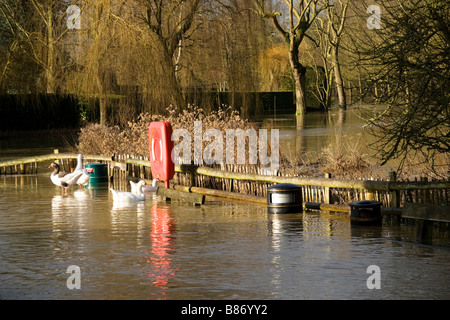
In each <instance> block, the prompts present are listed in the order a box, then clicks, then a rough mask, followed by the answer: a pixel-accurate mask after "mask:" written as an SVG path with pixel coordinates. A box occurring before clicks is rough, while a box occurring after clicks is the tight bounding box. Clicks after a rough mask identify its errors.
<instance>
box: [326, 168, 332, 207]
mask: <svg viewBox="0 0 450 320" xmlns="http://www.w3.org/2000/svg"><path fill="white" fill-rule="evenodd" d="M325 178H327V179H331V173H325ZM324 190H325V193H324V202H325V204H330V203H331V198H332V197H333V195H332V194H331V190H330V188H329V187H325V188H324Z"/></svg>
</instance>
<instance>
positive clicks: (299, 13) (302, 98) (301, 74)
mask: <svg viewBox="0 0 450 320" xmlns="http://www.w3.org/2000/svg"><path fill="white" fill-rule="evenodd" d="M253 2H254V4H255V7H256V10H257V12H258V14H259V15H260V16H261V17H262V18H264V19H268V20H270V21H271V22H272V24H273V26H274V28H275V30H277V32H278V33H279V34H280V35H281V37H282V38H283V40H284V42H285V43H286V45H287V46H288V47H289V61H290V64H291V69H292V74H293V77H294V80H295V98H296V113H297V114H304V113H305V112H306V92H305V91H306V77H305V75H306V68H305V66H303V64H302V63H301V62H300V55H301V53H300V44H301V43H302V41H303V39H304V38H305V36H306V32H307V31H308V29H309V28H310V27H311V25H312V23H313V22H314V20H315V19H316V18H317V17H318V16H319V14H320V13H321V12H322V11H324V10H326V9H327V8H328V6H329V3H328V1H322V0H298V1H294V0H284V1H279V2H280V4H282V5H284V6H285V9H287V12H288V19H287V20H285V21H283V20H282V19H281V16H282V14H281V12H280V11H275V10H272V11H267V8H266V7H265V4H264V1H263V0H253ZM277 3H278V2H277Z"/></svg>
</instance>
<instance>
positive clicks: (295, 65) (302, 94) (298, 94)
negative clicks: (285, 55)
mask: <svg viewBox="0 0 450 320" xmlns="http://www.w3.org/2000/svg"><path fill="white" fill-rule="evenodd" d="M298 46H299V45H297V44H296V43H295V41H294V40H293V39H292V40H291V45H290V50H289V61H290V64H291V68H292V74H293V76H294V81H295V110H296V111H295V114H296V115H302V114H305V113H306V68H305V67H304V66H303V65H302V64H301V63H300V62H299V60H298V51H299V49H298Z"/></svg>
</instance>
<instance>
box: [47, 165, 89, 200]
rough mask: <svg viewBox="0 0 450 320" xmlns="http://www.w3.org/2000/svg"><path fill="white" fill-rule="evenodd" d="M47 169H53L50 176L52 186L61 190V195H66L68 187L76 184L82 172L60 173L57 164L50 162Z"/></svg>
mask: <svg viewBox="0 0 450 320" xmlns="http://www.w3.org/2000/svg"><path fill="white" fill-rule="evenodd" d="M49 168H54V170H53V172H52V174H51V175H50V179H51V180H52V182H53V184H55V185H57V186H58V187H61V188H62V193H63V195H64V193H68V188H69V186H71V185H73V184H76V182H77V180H78V178H79V177H80V176H81V175H82V172H72V173H68V172H64V171H61V169H60V167H59V164H57V163H56V162H52V163H51V164H50V165H49Z"/></svg>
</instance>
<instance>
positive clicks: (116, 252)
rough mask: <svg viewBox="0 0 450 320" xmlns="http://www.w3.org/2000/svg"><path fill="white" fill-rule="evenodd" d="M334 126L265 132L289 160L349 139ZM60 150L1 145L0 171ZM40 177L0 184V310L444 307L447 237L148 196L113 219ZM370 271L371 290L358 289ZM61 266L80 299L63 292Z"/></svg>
mask: <svg viewBox="0 0 450 320" xmlns="http://www.w3.org/2000/svg"><path fill="white" fill-rule="evenodd" d="M341 116H342V115H339V114H337V113H330V116H329V117H328V120H326V123H325V124H324V123H323V121H324V120H323V119H322V118H323V117H321V116H319V115H314V114H313V115H311V116H309V118H310V119H309V120H307V121H306V122H303V121H296V120H293V119H291V118H289V117H288V118H281V117H279V116H278V117H277V118H276V119H272V120H270V119H269V120H266V121H269V122H270V121H272V124H270V125H272V127H274V128H275V127H279V128H280V129H281V130H280V139H281V140H282V141H281V142H282V143H287V144H288V143H291V145H290V146H289V145H288V147H291V149H292V152H293V153H296V152H297V151H298V152H305V151H316V150H319V149H318V148H320V147H321V146H324V145H325V144H326V143H329V142H330V141H333V139H334V140H336V137H335V136H336V132H337V131H336V130H337V129H336V128H343V130H344V132H345V133H346V134H347V135H350V136H354V137H356V139H359V138H358V134H359V133H358V132H359V130H360V127H361V122H359V124H358V121H360V120H358V119H357V116H355V113H354V112H353V111H349V112H348V114H347V115H346V117H344V118H341ZM293 137H295V139H294V138H293ZM65 145H66V143H65V140H64V139H61V137H55V136H51V135H50V136H39V135H36V134H33V135H32V136H30V137H23V136H22V137H16V138H14V137H13V138H8V139H0V159H8V158H15V157H21V156H30V155H38V154H48V153H52V152H53V149H54V148H60V149H62V151H61V152H63V151H64V146H65ZM47 166H48V164H42V165H40V166H39V170H40V173H39V174H38V175H35V176H31V175H29V176H0V299H151V300H153V299H233V300H234V299H283V300H284V299H449V298H450V268H449V265H450V243H449V240H448V236H446V237H442V238H437V239H436V240H434V241H433V245H423V244H420V243H417V241H416V240H415V230H414V228H413V227H412V226H407V225H400V226H392V225H386V224H385V225H383V226H382V227H372V228H362V227H359V228H355V227H351V226H350V220H349V218H348V217H347V216H346V215H344V214H338V213H336V214H334V213H316V212H305V213H303V214H294V215H269V214H267V208H266V207H265V206H261V205H254V204H249V203H244V202H227V201H221V200H219V199H209V198H208V200H207V203H206V204H205V205H204V206H201V207H193V206H190V205H188V204H186V203H184V202H180V201H172V203H168V202H165V201H162V200H161V199H159V198H157V197H155V196H154V195H152V194H148V195H147V200H146V201H145V202H143V203H139V204H135V205H131V206H126V207H116V206H115V205H114V203H113V200H112V196H111V194H110V193H109V192H108V189H107V188H99V189H92V190H83V191H80V190H77V189H76V188H75V189H71V190H70V192H69V195H68V196H66V197H62V196H61V190H60V189H59V188H58V187H56V186H54V185H53V184H52V183H51V181H50V178H49V175H50V171H47V169H44V168H46V167H47ZM373 265H375V266H377V267H378V268H379V270H380V273H379V278H378V279H379V281H378V283H379V284H380V285H381V287H380V289H369V288H368V285H367V281H368V279H369V277H372V273H368V272H367V271H368V268H369V266H373ZM70 266H78V267H79V270H80V272H81V273H80V277H79V279H80V285H81V287H80V289H69V288H68V286H67V280H68V279H69V277H71V276H72V275H71V274H69V273H67V269H68V268H69V267H70ZM369 280H370V279H369ZM369 282H370V283H374V282H372V281H369Z"/></svg>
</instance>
